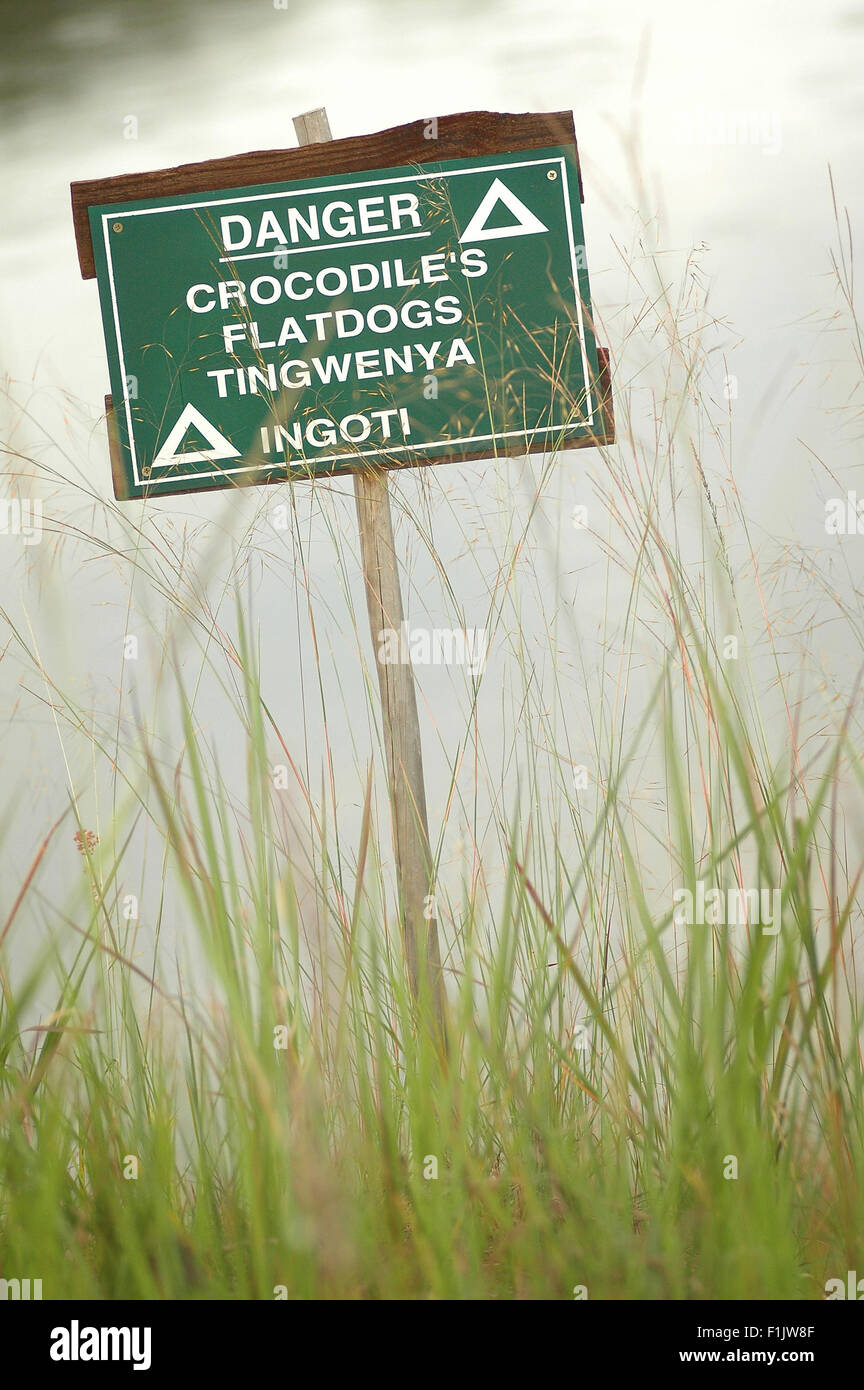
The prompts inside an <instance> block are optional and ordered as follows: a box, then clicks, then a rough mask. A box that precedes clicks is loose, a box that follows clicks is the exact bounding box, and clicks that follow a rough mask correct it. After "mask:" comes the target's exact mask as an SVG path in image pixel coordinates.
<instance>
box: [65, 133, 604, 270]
mask: <svg viewBox="0 0 864 1390" xmlns="http://www.w3.org/2000/svg"><path fill="white" fill-rule="evenodd" d="M428 125H429V123H428V122H427V121H412V122H410V124H408V125H399V126H393V127H391V129H389V130H380V131H378V132H377V133H376V134H375V135H352V136H349V137H348V138H347V139H345V140H329V141H327V142H326V143H325V142H315V143H312V144H308V145H301V146H300V147H299V148H298V149H290V150H256V151H255V152H253V153H251V154H238V155H231V156H230V158H227V159H208V160H204V161H202V163H200V164H179V165H177V167H176V168H174V169H152V170H149V171H148V172H146V173H143V174H117V175H114V176H113V177H111V178H104V179H85V180H82V181H80V182H78V183H73V184H72V218H73V222H74V225H75V241H76V243H77V247H78V261H79V264H80V266H81V274H82V276H83V277H84V279H85V280H92V279H93V277H94V276H95V274H96V266H95V263H94V260H93V243H92V241H91V239H90V222H89V218H88V209H89V208H91V207H99V206H101V205H103V204H105V203H126V202H135V201H138V200H141V199H145V198H163V197H171V196H173V195H175V194H178V193H210V192H215V191H218V190H222V189H226V188H249V187H252V186H255V185H258V184H265V183H284V182H286V181H288V180H291V179H303V178H318V177H320V176H322V175H326V174H335V173H339V174H352V173H356V172H358V171H359V170H362V169H389V168H393V167H396V166H398V165H403V164H427V163H429V164H431V163H435V162H437V161H438V160H443V159H472V158H474V157H476V156H480V155H489V154H498V153H501V154H506V153H512V152H513V151H514V150H532V149H534V150H536V149H543V148H544V147H545V146H548V145H573V146H575V144H576V133H575V130H574V128H573V113H572V111H552V112H547V113H545V114H541V115H533V114H529V115H511V114H507V113H505V112H499V111H469V112H466V113H464V114H461V115H458V116H439V117H438V118H437V136H436V138H435V139H429V138H427V135H426V134H425V133H424V132H426V130H427V128H428ZM579 195H580V197H582V178H581V174H580V178H579Z"/></svg>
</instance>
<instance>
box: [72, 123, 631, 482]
mask: <svg viewBox="0 0 864 1390" xmlns="http://www.w3.org/2000/svg"><path fill="white" fill-rule="evenodd" d="M89 218H90V231H91V238H92V244H93V254H94V260H95V268H96V274H97V278H98V283H99V293H100V300H101V305H102V314H103V321H104V329H105V338H106V344H107V348H108V356H109V362H110V371H111V387H112V393H113V407H114V429H115V447H116V450H117V452H118V455H119V457H120V458H121V460H122V468H123V473H124V476H125V484H126V486H125V489H124V490H125V492H126V493H127V494H128V496H130V497H141V496H145V495H149V496H158V495H163V494H167V493H176V492H194V491H197V490H199V489H206V488H213V487H231V486H235V487H236V486H240V485H243V484H249V483H261V482H273V481H279V480H282V479H285V478H302V477H309V476H316V475H321V474H333V473H340V472H346V471H356V470H357V469H358V468H364V467H382V466H383V467H387V468H394V467H402V466H413V465H416V464H419V463H434V462H440V461H447V460H454V459H459V458H466V457H478V456H481V455H490V456H491V455H494V454H496V453H499V452H506V453H521V452H526V451H528V450H529V449H531V450H536V449H538V448H545V449H549V450H550V451H551V450H553V449H560V448H566V447H567V446H568V444H569V445H572V444H574V443H577V442H583V443H584V442H586V441H590V440H597V439H602V438H603V437H604V432H605V425H604V418H603V411H602V409H601V400H600V384H599V371H598V354H597V347H596V344H595V339H594V332H593V327H592V316H591V297H590V290H589V284H588V273H587V268H586V261H585V248H584V242H583V234H582V219H581V206H580V200H579V178H578V165H577V163H576V151H575V147H572V146H552V147H549V148H543V149H532V150H528V151H524V150H523V151H521V152H518V153H513V154H494V155H490V156H487V157H482V158H473V159H456V160H450V161H442V162H439V163H428V164H426V163H424V164H422V165H416V164H415V165H410V166H403V167H398V168H386V169H372V170H364V171H362V172H360V173H352V174H344V175H332V174H331V175H326V176H322V177H316V178H309V179H303V180H297V181H292V182H285V183H271V184H266V185H262V186H257V187H248V188H238V189H229V190H224V189H223V190H219V191H214V192H212V193H203V194H202V193H189V194H181V195H177V194H174V195H171V196H168V197H165V198H161V199H160V198H150V199H143V200H142V199H137V200H135V201H130V202H125V203H112V204H110V205H98V206H91V207H90V208H89Z"/></svg>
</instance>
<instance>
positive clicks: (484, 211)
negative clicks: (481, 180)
mask: <svg viewBox="0 0 864 1390" xmlns="http://www.w3.org/2000/svg"><path fill="white" fill-rule="evenodd" d="M496 203H503V204H504V206H505V207H507V208H509V209H510V211H511V212H512V214H513V216H514V217H515V218H516V224H515V226H513V227H487V226H486V219H487V217H488V216H489V214H490V212H491V211H492V209H493V208H494V207H495V205H496ZM548 230H549V228H548V227H544V225H543V223H542V222H541V221H540V218H539V217H535V216H534V213H533V212H532V211H531V209H530V208H526V206H525V204H524V203H523V202H520V200H519V199H518V198H517V197H516V194H515V193H513V192H512V190H511V189H509V188H508V187H507V185H506V183H502V182H501V180H500V179H495V181H494V183H492V184H490V185H489V190H488V192H487V193H486V196H485V197H484V199H483V201H482V203H481V204H480V206H479V208H478V209H477V211H476V212H475V214H474V216H473V217H472V218H471V221H470V222H469V223H468V226H467V227H466V228H465V230H464V232H463V233H462V235H461V237H460V238H459V240H460V241H492V240H494V239H495V238H496V237H505V236H531V234H532V233H533V232H548Z"/></svg>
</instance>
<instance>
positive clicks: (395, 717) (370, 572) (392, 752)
mask: <svg viewBox="0 0 864 1390" xmlns="http://www.w3.org/2000/svg"><path fill="white" fill-rule="evenodd" d="M294 129H295V130H296V132H297V139H298V141H299V143H300V144H301V145H313V144H318V143H320V142H321V141H325V140H330V139H332V136H331V133H330V123H329V121H328V120H327V113H326V111H325V110H324V109H323V107H320V108H318V109H317V110H315V111H306V112H305V113H304V114H303V115H302V116H295V118H294ZM354 495H355V498H356V502H357V522H358V525H359V528H360V553H361V559H362V563H363V577H364V580H365V588H366V603H367V606H368V609H369V628H370V631H371V634H372V646H373V649H374V651H375V656H376V662H377V666H378V685H379V688H380V691H381V719H382V723H383V726H384V746H385V749H386V755H387V774H388V779H389V786H390V803H391V810H392V817H393V840H394V846H395V850H396V874H397V878H398V884H399V909H400V919H401V924H402V934H403V942H404V947H405V956H406V961H407V965H408V973H409V978H410V981H411V988H412V990H413V992H414V996H415V998H418V999H419V998H423V997H424V996H425V998H426V999H427V1000H429V1001H431V1002H432V1003H433V1005H434V1009H435V1017H436V1019H437V1022H438V1027H439V1030H440V1032H441V1034H442V1037H443V1030H444V981H443V975H442V972H441V955H440V950H439V946H438V925H437V922H436V920H435V917H434V915H428V916H427V907H426V904H427V901H429V902H430V905H431V906H432V907H434V891H435V885H434V882H433V877H432V874H433V868H432V854H431V851H430V847H429V826H428V822H427V819H426V791H425V788H424V784H423V756H422V751H421V745H420V721H419V719H418V717H417V694H416V690H415V687H414V672H413V670H412V668H411V665H410V663H405V664H403V663H402V662H397V663H392V664H390V663H385V662H382V661H380V660H378V649H379V634H380V633H381V631H382V629H384V628H392V629H393V630H394V631H396V632H398V633H400V634H401V624H402V619H403V610H402V593H401V590H400V587H399V569H398V565H397V562H396V548H395V543H394V539H393V519H392V516H391V514H390V495H389V492H388V488H387V473H386V471H384V470H382V469H373V468H370V469H364V471H362V472H358V473H355V474H354Z"/></svg>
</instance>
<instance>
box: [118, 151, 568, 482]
mask: <svg viewBox="0 0 864 1390" xmlns="http://www.w3.org/2000/svg"><path fill="white" fill-rule="evenodd" d="M544 164H560V166H561V192H562V194H563V197H564V212H565V216H566V222H567V240H568V242H569V243H570V266H571V269H572V271H573V285H574V289H575V295H576V315H577V320H578V325H579V346H580V348H581V351H582V377H583V380H584V382H585V389H586V404H587V405H588V406H589V410H588V414H587V415H586V417H585V420H584V424H586V425H593V423H594V405H593V402H592V398H591V378H590V374H589V370H588V355H587V352H586V349H585V323H584V319H583V316H582V300H581V297H580V295H579V271H578V267H577V263H576V247H575V245H574V242H573V218H572V215H571V213H570V183H569V180H568V178H567V161H566V159H565V158H564V157H563V155H556V156H553V157H551V158H546V159H523V160H520V161H519V162H518V163H512V162H511V163H509V164H479V165H477V166H476V167H475V168H472V169H448V170H445V171H444V172H442V173H438V174H430V173H429V172H426V173H422V174H399V175H397V176H395V177H393V178H387V179H364V180H357V181H355V182H354V183H334V184H328V185H326V186H325V187H323V188H299V189H291V190H288V189H285V190H283V191H282V192H277V193H250V194H247V195H246V196H244V197H240V198H208V199H207V201H206V202H201V203H176V204H172V205H171V206H169V207H160V208H132V209H130V210H128V211H127V210H124V211H123V212H122V213H119V212H111V213H108V212H106V213H103V214H102V235H103V239H104V242H105V259H106V262H107V265H108V282H109V284H110V286H111V304H112V307H113V318H114V331H115V334H116V338H117V356H118V359H119V361H120V372H121V375H122V378H123V404H124V408H125V412H126V426H127V430H128V437H129V452H130V454H131V456H132V471H133V474H134V478H135V485H136V487H142V486H143V483H142V480H141V477H140V475H139V472H138V458H137V455H136V452H135V431H134V428H133V425H132V407H131V400H130V397H129V392H128V389H127V386H126V380H127V376H126V362H125V358H124V354H123V336H122V332H121V329H120V310H119V307H118V304H117V292H116V288H115V285H114V266H113V263H112V261H111V239H110V237H109V235H108V223H109V222H113V221H115V220H116V219H117V218H118V217H121V216H122V217H124V218H127V217H150V216H154V215H156V216H158V215H159V214H160V213H163V212H194V211H195V210H196V209H198V208H218V207H236V206H237V204H238V203H260V202H275V201H276V199H277V198H302V197H313V196H316V195H317V194H319V193H338V192H340V191H344V190H347V189H352V188H380V187H381V186H382V185H383V184H388V183H419V182H420V181H422V180H424V179H429V178H434V179H443V178H448V179H449V178H457V177H458V176H459V175H460V174H485V173H489V174H496V173H499V172H501V171H502V170H506V169H533V168H539V167H541V166H542V165H544ZM358 244H359V245H365V244H366V243H365V242H362V241H361V242H359V243H358ZM310 249H316V250H317V249H318V248H310ZM277 254H278V252H276V251H274V252H273V255H274V256H275V255H277ZM567 428H569V426H568V425H564V424H557V425H540V426H538V427H537V428H536V429H534V430H531V431H530V433H531V434H554V433H555V432H556V431H561V430H564V429H567ZM528 434H529V431H528V430H504V431H499V432H498V433H497V434H472V435H468V436H466V437H465V438H464V439H441V440H436V441H434V442H430V443H426V444H397V445H393V446H392V447H390V448H387V449H352V450H351V451H350V452H346V453H340V454H323V455H316V456H315V458H314V459H312V458H305V457H304V458H302V459H299V460H298V461H297V462H296V463H292V462H290V461H288V460H286V459H279V460H274V461H273V462H272V463H269V464H267V463H263V464H262V463H251V464H244V465H243V466H241V467H238V468H217V469H214V471H213V472H212V473H190V474H188V475H185V474H178V475H176V476H175V477H173V478H169V477H162V478H148V479H147V486H148V487H151V488H152V487H157V486H158V485H159V483H178V482H181V481H182V482H185V481H186V480H187V477H188V478H189V479H190V480H192V479H198V478H223V477H226V476H230V475H233V474H235V473H263V472H272V471H273V469H274V468H286V469H291V468H293V469H298V470H303V471H304V473H306V472H308V470H309V466H310V464H312V465H313V466H314V465H315V464H317V463H338V462H339V461H340V460H345V459H353V458H371V457H373V456H374V455H376V454H399V453H409V452H410V453H420V452H425V451H427V450H429V449H451V448H453V447H454V445H457V444H473V443H475V442H476V443H478V444H486V443H489V442H491V441H493V440H497V439H514V438H524V437H526V436H527V435H528Z"/></svg>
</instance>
